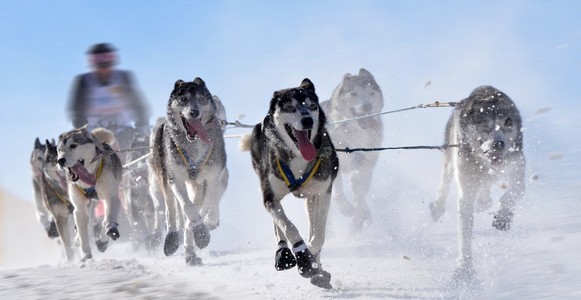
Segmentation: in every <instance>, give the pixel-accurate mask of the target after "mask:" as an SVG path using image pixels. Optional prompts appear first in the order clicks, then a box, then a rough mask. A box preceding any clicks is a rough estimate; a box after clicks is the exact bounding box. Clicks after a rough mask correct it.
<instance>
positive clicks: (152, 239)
mask: <svg viewBox="0 0 581 300" xmlns="http://www.w3.org/2000/svg"><path fill="white" fill-rule="evenodd" d="M160 244H161V236H159V235H150V236H148V237H147V239H146V241H145V247H146V248H147V250H148V251H153V250H155V249H157V247H159V245H160Z"/></svg>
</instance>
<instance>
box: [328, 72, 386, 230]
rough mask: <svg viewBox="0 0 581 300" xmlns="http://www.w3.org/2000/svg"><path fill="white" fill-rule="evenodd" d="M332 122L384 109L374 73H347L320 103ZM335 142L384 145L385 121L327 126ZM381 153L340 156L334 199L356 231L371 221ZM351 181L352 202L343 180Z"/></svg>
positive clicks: (369, 119) (374, 119)
mask: <svg viewBox="0 0 581 300" xmlns="http://www.w3.org/2000/svg"><path fill="white" fill-rule="evenodd" d="M321 107H322V108H323V110H324V111H325V113H326V115H327V118H328V119H329V121H342V120H348V119H353V118H358V117H364V116H367V115H370V114H375V113H379V112H381V110H382V109H383V95H382V93H381V89H380V88H379V85H378V84H377V82H375V78H373V75H371V73H369V71H367V70H366V69H363V68H361V69H360V70H359V74H358V75H351V74H349V73H348V74H345V76H343V80H342V81H341V83H340V84H339V85H338V86H337V87H336V88H335V90H334V91H333V94H332V96H331V99H330V100H328V101H325V102H323V103H321ZM327 128H328V130H329V134H330V135H331V138H332V139H333V142H334V144H335V145H336V146H337V147H340V148H347V147H349V148H359V147H371V148H375V147H381V144H382V141H383V123H382V122H381V118H380V117H379V116H374V117H365V118H360V119H356V120H350V121H345V122H338V123H334V124H330V125H328V126H327ZM378 156H379V152H366V153H362V152H353V153H348V154H347V153H346V154H342V155H339V160H340V162H341V170H340V172H339V175H341V176H339V178H337V180H335V182H334V187H333V199H334V201H335V203H336V204H337V208H338V209H339V211H340V212H341V213H342V214H343V215H345V216H349V217H351V219H352V230H353V231H354V232H357V231H359V230H361V228H362V226H363V225H367V224H369V223H371V213H370V212H369V207H368V206H367V199H368V197H369V196H370V195H369V188H370V184H371V181H372V179H373V169H374V167H375V163H376V162H377V157H378ZM342 178H345V180H346V181H347V180H348V182H349V186H350V188H351V191H352V195H353V201H352V202H350V201H348V200H347V195H346V193H345V190H344V189H343V180H342Z"/></svg>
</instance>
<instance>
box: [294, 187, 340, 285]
mask: <svg viewBox="0 0 581 300" xmlns="http://www.w3.org/2000/svg"><path fill="white" fill-rule="evenodd" d="M330 202H331V187H329V190H328V191H327V192H326V193H322V194H320V195H314V196H311V197H308V198H307V199H306V200H305V203H306V207H307V215H308V219H309V242H308V249H310V250H311V251H312V253H315V254H314V255H313V256H312V257H310V258H309V259H310V261H311V267H312V268H313V269H314V274H313V275H312V276H311V283H312V284H313V285H315V286H318V287H321V288H325V289H332V288H333V287H332V286H331V274H329V273H328V272H326V271H324V270H323V267H322V265H321V262H320V254H321V249H322V248H323V244H324V243H325V232H326V228H327V216H328V214H329V205H330ZM297 255H299V254H297ZM297 261H298V257H297ZM297 264H298V262H297Z"/></svg>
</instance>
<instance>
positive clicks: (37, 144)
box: [34, 137, 42, 149]
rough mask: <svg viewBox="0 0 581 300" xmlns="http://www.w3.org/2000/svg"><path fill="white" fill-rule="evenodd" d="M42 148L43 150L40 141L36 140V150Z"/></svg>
mask: <svg viewBox="0 0 581 300" xmlns="http://www.w3.org/2000/svg"><path fill="white" fill-rule="evenodd" d="M40 148H42V144H41V143H40V139H39V138H38V137H37V138H36V140H34V149H40Z"/></svg>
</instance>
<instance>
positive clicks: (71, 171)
mask: <svg viewBox="0 0 581 300" xmlns="http://www.w3.org/2000/svg"><path fill="white" fill-rule="evenodd" d="M114 142H115V137H114V135H113V133H112V132H111V131H109V130H107V129H104V128H95V129H93V130H92V131H88V130H87V128H86V126H84V127H81V128H77V129H73V130H70V131H68V132H65V133H62V134H61V135H60V136H59V141H58V145H57V153H58V159H57V162H58V164H59V166H60V168H62V169H64V170H65V171H66V174H67V186H68V187H67V189H68V194H69V199H70V201H71V202H72V204H73V206H74V212H73V215H74V218H75V225H76V228H77V240H78V242H79V243H80V246H81V261H85V260H87V259H90V258H92V257H93V255H92V252H91V247H90V244H89V230H88V224H89V223H91V224H92V223H93V221H94V220H92V218H93V217H94V214H93V213H92V211H91V210H92V209H91V208H92V207H93V205H92V203H94V202H96V201H98V199H101V200H102V201H103V202H104V205H105V216H104V218H103V222H102V225H103V226H102V227H101V228H100V232H99V233H98V236H97V241H96V244H97V249H98V250H99V251H101V252H103V251H105V250H106V249H107V246H108V243H109V241H108V237H110V238H111V239H113V240H116V239H118V238H119V230H118V229H117V226H118V223H117V216H118V213H119V208H120V200H119V182H120V181H121V171H122V166H121V161H120V160H119V156H117V154H116V153H115V152H114V151H113V149H112V148H111V145H112V144H113V143H114Z"/></svg>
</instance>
